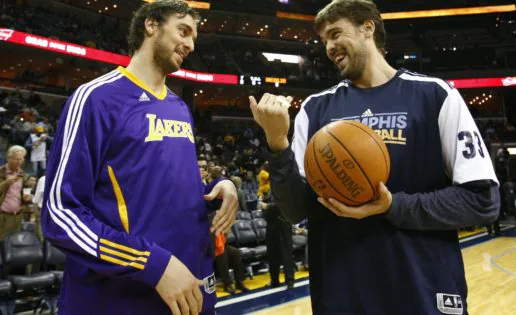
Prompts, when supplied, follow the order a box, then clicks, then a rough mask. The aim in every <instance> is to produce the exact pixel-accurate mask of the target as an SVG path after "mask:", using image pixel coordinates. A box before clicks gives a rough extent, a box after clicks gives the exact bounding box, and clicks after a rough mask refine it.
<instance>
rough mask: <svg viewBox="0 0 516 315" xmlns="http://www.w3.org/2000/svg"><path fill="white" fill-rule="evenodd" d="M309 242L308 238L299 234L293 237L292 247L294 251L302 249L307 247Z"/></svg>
mask: <svg viewBox="0 0 516 315" xmlns="http://www.w3.org/2000/svg"><path fill="white" fill-rule="evenodd" d="M307 241H308V237H307V236H306V235H302V234H297V235H292V247H293V248H294V250H298V249H301V248H303V247H305V246H306V243H307Z"/></svg>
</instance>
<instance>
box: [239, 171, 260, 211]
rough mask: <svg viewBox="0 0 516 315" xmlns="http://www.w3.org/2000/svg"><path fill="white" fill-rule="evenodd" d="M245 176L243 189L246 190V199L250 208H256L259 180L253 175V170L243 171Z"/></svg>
mask: <svg viewBox="0 0 516 315" xmlns="http://www.w3.org/2000/svg"><path fill="white" fill-rule="evenodd" d="M243 174H244V177H243V178H242V189H243V190H244V192H245V201H246V203H247V208H248V209H249V210H251V211H252V210H256V208H257V201H258V195H257V193H258V181H257V180H256V178H255V177H254V176H253V172H252V171H249V170H248V171H245V170H244V172H243Z"/></svg>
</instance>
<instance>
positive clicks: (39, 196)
mask: <svg viewBox="0 0 516 315" xmlns="http://www.w3.org/2000/svg"><path fill="white" fill-rule="evenodd" d="M45 179H46V174H45V171H43V174H42V176H41V178H40V179H39V180H38V184H37V185H36V192H35V193H34V197H33V198H32V202H33V203H34V206H35V208H34V213H33V215H32V216H31V218H30V221H31V222H34V223H36V235H37V236H38V239H39V240H40V242H42V241H43V231H42V230H41V208H42V207H43V193H44V191H45Z"/></svg>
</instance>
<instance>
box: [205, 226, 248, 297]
mask: <svg viewBox="0 0 516 315" xmlns="http://www.w3.org/2000/svg"><path fill="white" fill-rule="evenodd" d="M212 239H213V242H214V248H215V255H214V257H215V259H214V263H215V268H216V269H217V272H218V273H219V276H220V278H221V279H222V284H223V286H224V291H226V292H227V293H229V294H235V293H236V290H235V287H236V289H237V290H240V291H242V292H248V291H249V289H248V288H247V287H246V286H245V284H244V279H245V274H244V270H245V267H244V263H243V262H242V257H241V255H240V251H239V250H238V248H236V247H234V246H231V245H229V244H227V243H226V236H225V235H224V234H220V235H219V236H218V237H215V236H214V235H213V234H212ZM217 241H219V242H223V244H220V245H221V247H222V248H221V247H220V246H219V247H218V246H217V245H219V244H217ZM217 247H218V248H217ZM230 267H231V268H233V272H234V276H235V287H233V281H231V276H230V275H229V268H230Z"/></svg>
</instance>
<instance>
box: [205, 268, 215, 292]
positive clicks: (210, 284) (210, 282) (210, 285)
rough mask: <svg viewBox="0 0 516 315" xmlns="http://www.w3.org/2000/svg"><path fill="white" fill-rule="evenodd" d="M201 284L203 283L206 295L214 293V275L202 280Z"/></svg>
mask: <svg viewBox="0 0 516 315" xmlns="http://www.w3.org/2000/svg"><path fill="white" fill-rule="evenodd" d="M203 282H204V291H206V293H208V294H211V293H213V292H215V289H216V287H215V284H216V281H215V274H214V273H212V274H211V275H209V276H208V277H206V278H204V279H203Z"/></svg>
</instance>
